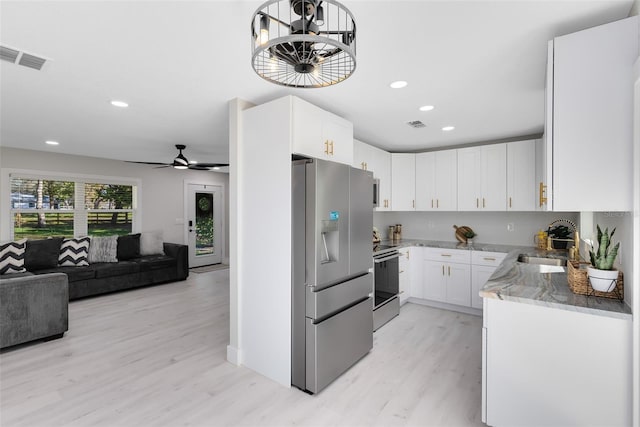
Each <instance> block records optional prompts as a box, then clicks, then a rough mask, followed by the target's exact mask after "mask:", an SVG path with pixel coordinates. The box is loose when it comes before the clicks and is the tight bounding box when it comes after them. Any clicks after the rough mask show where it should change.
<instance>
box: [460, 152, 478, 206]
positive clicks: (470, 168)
mask: <svg viewBox="0 0 640 427" xmlns="http://www.w3.org/2000/svg"><path fill="white" fill-rule="evenodd" d="M457 173H458V210H459V211H476V210H479V209H480V208H481V207H480V202H481V200H480V198H481V196H480V193H481V182H480V173H481V152H480V148H479V147H471V148H460V149H458V171H457Z"/></svg>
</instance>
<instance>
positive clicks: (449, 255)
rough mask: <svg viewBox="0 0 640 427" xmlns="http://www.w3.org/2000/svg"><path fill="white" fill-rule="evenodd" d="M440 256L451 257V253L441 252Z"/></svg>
mask: <svg viewBox="0 0 640 427" xmlns="http://www.w3.org/2000/svg"><path fill="white" fill-rule="evenodd" d="M440 256H446V257H451V254H440Z"/></svg>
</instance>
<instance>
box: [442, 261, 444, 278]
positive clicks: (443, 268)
mask: <svg viewBox="0 0 640 427" xmlns="http://www.w3.org/2000/svg"><path fill="white" fill-rule="evenodd" d="M442 275H443V276H444V264H442Z"/></svg>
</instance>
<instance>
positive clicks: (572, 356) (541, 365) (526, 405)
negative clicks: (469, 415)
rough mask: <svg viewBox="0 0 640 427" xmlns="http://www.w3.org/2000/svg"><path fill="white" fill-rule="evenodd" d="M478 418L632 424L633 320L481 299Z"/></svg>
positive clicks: (507, 422)
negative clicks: (480, 372)
mask: <svg viewBox="0 0 640 427" xmlns="http://www.w3.org/2000/svg"><path fill="white" fill-rule="evenodd" d="M484 304H485V306H484V315H483V323H484V324H483V326H484V327H483V330H482V340H483V342H482V350H483V354H482V360H483V369H482V406H483V407H482V421H483V422H485V423H486V424H487V425H489V426H586V425H592V426H630V425H632V407H633V402H632V382H633V379H632V377H633V375H632V349H631V343H632V320H631V316H629V317H628V318H624V319H620V318H614V317H608V316H603V315H601V314H591V313H583V312H577V311H569V310H562V309H558V308H552V307H546V306H539V305H534V304H526V303H519V302H513V301H503V300H498V299H493V298H485V299H484Z"/></svg>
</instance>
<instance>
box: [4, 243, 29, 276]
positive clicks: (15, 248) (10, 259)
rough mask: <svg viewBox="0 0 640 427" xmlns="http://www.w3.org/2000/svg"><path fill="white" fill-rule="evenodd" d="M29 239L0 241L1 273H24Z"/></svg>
mask: <svg viewBox="0 0 640 427" xmlns="http://www.w3.org/2000/svg"><path fill="white" fill-rule="evenodd" d="M26 246H27V239H20V240H16V241H13V242H6V243H0V274H10V273H23V272H25V271H26V270H25V268H24V252H25V248H26Z"/></svg>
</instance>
